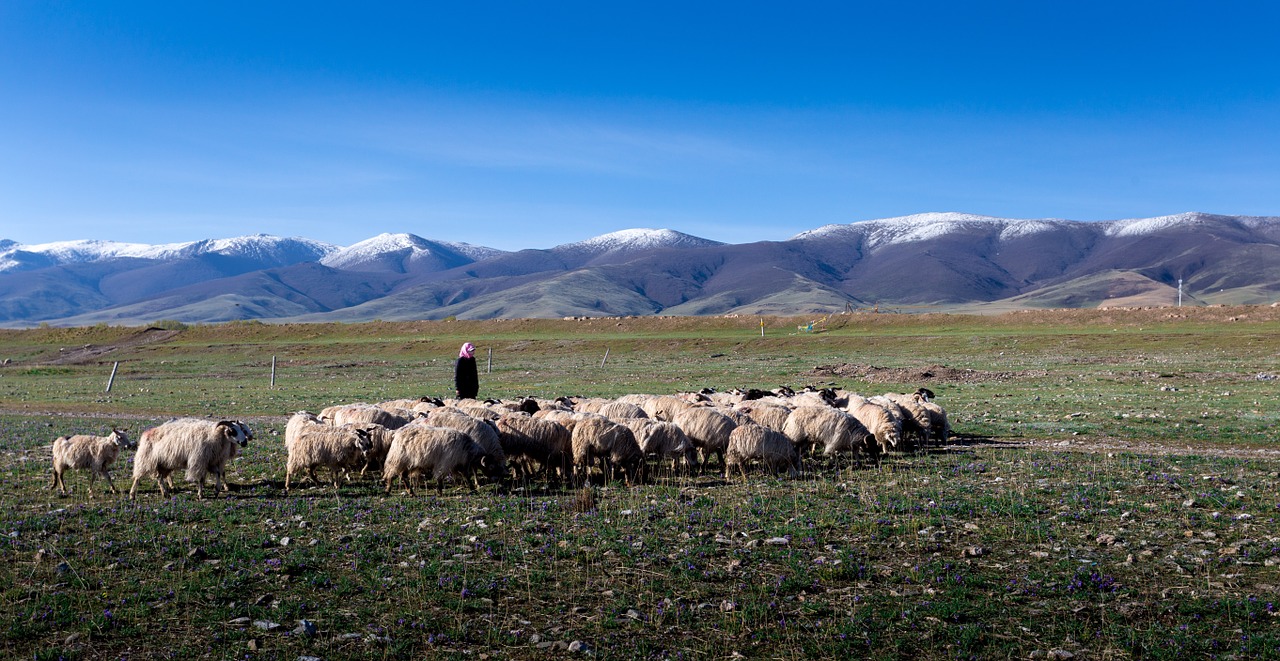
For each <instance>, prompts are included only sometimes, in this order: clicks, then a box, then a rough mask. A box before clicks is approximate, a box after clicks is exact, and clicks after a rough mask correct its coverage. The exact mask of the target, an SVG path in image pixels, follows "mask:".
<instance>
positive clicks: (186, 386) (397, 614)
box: [0, 308, 1280, 660]
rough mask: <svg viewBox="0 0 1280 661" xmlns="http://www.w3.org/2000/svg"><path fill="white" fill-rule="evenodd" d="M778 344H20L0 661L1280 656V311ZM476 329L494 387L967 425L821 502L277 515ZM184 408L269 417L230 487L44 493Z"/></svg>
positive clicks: (646, 333) (125, 468) (811, 486)
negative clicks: (898, 406)
mask: <svg viewBox="0 0 1280 661" xmlns="http://www.w3.org/2000/svg"><path fill="white" fill-rule="evenodd" d="M764 321H765V336H764V337H761V327H760V320H759V319H758V318H738V319H724V318H714V319H712V318H696V319H687V318H684V319H663V318H636V319H607V320H604V319H598V320H579V321H558V320H557V321H531V320H522V321H490V322H430V323H428V322H421V323H394V324H393V323H368V324H357V325H288V326H276V325H264V324H257V323H233V324H226V325H218V326H199V327H191V328H185V329H178V330H176V331H175V330H169V331H161V330H151V331H148V330H145V329H141V328H110V327H94V328H77V329H37V330H30V331H0V361H4V360H8V363H6V364H4V365H3V366H0V494H3V498H4V503H3V504H4V508H3V513H2V514H0V539H2V540H3V547H0V548H2V549H3V550H0V618H2V621H0V624H2V625H3V626H4V628H5V636H4V638H3V639H2V640H0V655H3V656H4V657H6V658H37V659H57V658H70V659H77V658H78V659H103V658H130V659H151V658H214V659H226V658H251V659H290V660H292V659H298V658H301V657H317V658H321V659H346V658H394V659H399V658H406V659H408V658H423V657H427V656H430V657H457V658H474V659H480V658H546V657H548V656H552V655H554V656H570V657H572V656H588V655H589V656H594V657H598V658H669V657H690V658H736V657H739V656H742V657H748V658H799V657H815V656H820V657H849V656H856V657H868V658H903V657H911V658H979V659H990V658H1019V659H1026V658H1068V655H1071V656H1074V658H1078V659H1094V658H1096V659H1110V658H1169V659H1174V658H1188V657H1201V658H1212V657H1217V658H1267V657H1270V658H1275V657H1277V656H1280V629H1277V627H1278V626H1280V619H1278V618H1280V615H1278V613H1280V605H1277V604H1280V587H1278V586H1280V526H1278V525H1277V523H1276V521H1275V519H1276V517H1277V515H1280V495H1278V494H1277V483H1278V482H1280V453H1278V452H1277V449H1278V448H1277V446H1276V421H1277V416H1278V415H1280V414H1277V411H1278V410H1280V408H1278V406H1277V404H1280V398H1278V397H1277V393H1276V389H1277V381H1276V380H1274V379H1275V376H1276V375H1280V357H1278V355H1277V350H1278V349H1280V342H1277V339H1276V338H1278V337H1280V312H1277V311H1276V310H1273V309H1271V308H1180V309H1171V308H1165V309H1154V310H1102V311H1098V310H1094V311H1070V312H1067V311H1047V312H1031V313H1013V314H1008V315H1001V316H995V317H978V316H960V315H954V316H952V315H892V314H881V315H875V314H855V315H836V316H832V317H830V318H828V319H826V320H825V322H824V323H820V324H816V325H815V330H816V332H813V333H809V332H800V331H798V330H797V328H796V327H797V325H801V324H805V325H807V324H808V322H810V321H814V319H774V318H766V319H765V320H764ZM165 326H172V325H170V324H166V325H165ZM465 340H470V341H472V342H474V343H475V344H477V345H478V346H479V347H480V350H479V353H478V356H479V358H480V364H481V386H482V394H483V395H486V396H494V397H514V396H518V395H537V396H543V397H554V396H556V395H563V394H574V395H610V396H612V395H619V394H624V393H628V392H650V393H671V392H676V391H682V390H692V389H697V388H701V387H712V388H716V389H720V390H724V389H728V388H733V387H743V388H745V387H761V388H773V387H777V386H780V385H788V386H791V387H794V388H799V387H802V386H805V385H816V386H826V385H838V386H841V387H845V388H848V389H851V390H855V391H858V392H863V393H867V394H877V393H881V392H886V391H891V390H897V391H902V390H914V389H915V388H916V387H919V386H926V387H929V388H930V389H932V390H933V391H934V392H935V393H937V395H938V400H937V401H938V403H939V404H941V405H942V406H944V407H945V408H946V409H947V411H948V413H949V415H950V417H951V420H952V425H953V427H954V428H955V430H956V432H957V437H956V438H955V439H953V443H952V444H951V445H950V446H948V447H946V448H944V449H941V450H936V451H933V452H930V453H927V454H915V455H898V456H890V457H889V458H887V459H886V460H885V461H884V462H883V463H882V464H880V465H879V466H863V467H850V466H847V465H842V466H837V465H834V464H823V463H815V464H814V465H813V466H811V469H812V470H810V471H808V472H807V473H806V475H805V476H803V477H802V478H801V479H798V480H787V479H781V480H779V479H772V478H768V477H766V476H763V475H753V476H752V478H751V479H750V480H749V481H747V482H743V481H742V480H740V479H738V480H734V481H729V482H726V481H725V480H724V479H722V478H720V477H717V476H715V475H704V476H699V477H694V478H690V477H682V476H671V475H664V476H660V477H658V478H657V479H655V480H654V481H653V482H652V483H651V484H647V485H644V486H641V487H635V488H630V489H628V488H626V487H624V486H622V485H621V484H610V485H598V486H596V487H594V488H591V489H589V490H587V491H572V490H565V491H559V490H549V489H547V488H546V485H542V484H533V485H528V486H527V487H516V488H512V489H507V490H502V489H498V488H497V487H496V486H494V485H490V486H486V487H485V488H483V489H482V490H481V491H480V492H479V493H475V494H473V493H470V492H469V491H467V490H466V489H463V488H455V489H452V490H447V491H446V492H445V494H444V496H443V497H437V496H436V495H435V493H434V492H433V491H430V490H428V492H426V494H425V495H419V496H417V497H412V498H411V497H409V496H407V495H402V494H399V493H398V492H393V494H392V496H390V497H383V495H382V491H381V488H380V485H378V484H377V483H375V482H374V481H373V480H371V479H370V480H365V481H359V482H355V483H351V484H348V485H345V486H344V487H343V491H342V494H341V495H340V496H335V495H334V493H333V491H332V489H329V488H304V489H302V490H301V491H299V492H296V493H295V494H293V495H290V496H287V497H286V496H285V495H284V494H283V478H284V475H283V474H284V469H283V467H284V456H285V452H284V448H283V447H282V442H281V434H282V433H283V427H284V422H285V420H286V418H287V416H288V415H289V414H291V413H292V412H294V411H297V410H299V409H307V410H312V411H315V410H318V409H320V408H323V407H324V406H328V405H330V404H335V403H342V402H353V401H382V400H386V399H392V398H401V397H418V396H423V395H436V396H447V395H448V394H450V393H449V383H450V364H451V361H452V358H453V356H454V355H456V351H457V346H458V345H459V344H461V343H462V342H463V341H465ZM489 350H492V371H491V372H489V373H486V366H487V358H488V356H489ZM606 352H607V358H606ZM273 357H274V359H275V362H276V384H275V386H274V387H273V386H271V385H270V379H271V364H272V359H273ZM117 362H118V363H119V367H118V370H117V373H116V376H115V379H114V381H113V383H112V388H111V391H110V392H106V385H107V381H108V378H109V376H110V374H111V371H112V367H113V365H114V364H116V363H117ZM174 415H196V416H211V417H238V418H241V419H245V420H247V421H249V422H250V423H251V424H252V425H253V427H254V429H255V431H256V432H257V435H258V438H257V440H256V441H255V442H254V443H252V444H251V445H250V446H249V447H248V449H247V451H246V452H245V454H244V455H243V456H242V457H241V458H239V459H237V461H236V463H235V466H234V468H233V469H232V472H231V473H230V476H231V479H232V481H233V482H235V484H236V486H235V488H234V489H233V490H232V492H231V493H230V494H228V495H226V496H223V497H220V498H216V499H206V500H204V501H197V500H195V499H194V494H193V492H192V491H191V490H190V489H185V488H184V489H181V490H180V492H179V494H178V495H177V496H176V497H175V498H173V499H169V500H162V499H161V498H160V497H159V494H158V491H157V490H156V488H155V485H154V484H144V485H142V487H140V494H139V498H138V500H137V501H135V502H129V501H127V500H124V499H122V498H120V497H118V496H112V495H110V494H109V493H105V491H104V490H103V489H98V490H97V491H98V497H97V498H89V497H88V495H87V493H86V489H85V487H86V485H87V476H86V475H85V474H83V473H74V474H71V475H70V476H69V477H68V483H69V486H71V487H72V489H73V493H72V495H71V496H69V497H65V498H60V497H57V496H56V494H55V493H54V492H52V491H49V490H48V488H47V487H48V485H49V480H50V475H49V450H48V446H49V443H50V442H51V441H52V439H53V438H54V437H56V436H58V435H60V434H67V433H97V434H102V433H105V432H106V431H107V430H109V429H110V427H111V426H112V425H116V426H121V427H123V428H125V429H127V430H129V432H130V433H131V435H133V436H134V438H136V435H137V434H138V433H139V432H140V431H141V430H143V429H145V428H147V427H149V426H151V425H153V424H156V423H157V422H160V421H162V420H164V419H166V418H168V417H171V416H174ZM129 465H130V463H129V461H128V458H127V457H125V458H123V459H122V461H121V463H120V465H119V466H117V470H116V480H115V481H116V485H117V486H118V487H124V488H125V489H126V490H127V487H128V483H129V479H128V473H129ZM99 486H100V487H104V486H105V485H99ZM300 620H305V621H306V622H308V623H310V624H312V625H313V626H314V629H310V630H308V628H305V627H304V628H299V621H300ZM570 647H572V649H570Z"/></svg>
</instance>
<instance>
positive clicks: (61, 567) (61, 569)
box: [54, 560, 71, 574]
mask: <svg viewBox="0 0 1280 661" xmlns="http://www.w3.org/2000/svg"><path fill="white" fill-rule="evenodd" d="M54 570H55V571H57V572H58V573H59V574H65V573H67V572H69V571H71V565H69V564H67V563H66V561H65V560H64V561H62V562H59V563H58V566H57V567H54Z"/></svg>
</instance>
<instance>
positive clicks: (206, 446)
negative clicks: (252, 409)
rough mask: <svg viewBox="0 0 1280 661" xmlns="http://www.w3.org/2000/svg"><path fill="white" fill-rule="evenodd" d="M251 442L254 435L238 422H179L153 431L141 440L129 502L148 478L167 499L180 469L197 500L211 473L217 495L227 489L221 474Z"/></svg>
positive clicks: (147, 431)
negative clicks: (168, 486) (167, 484)
mask: <svg viewBox="0 0 1280 661" xmlns="http://www.w3.org/2000/svg"><path fill="white" fill-rule="evenodd" d="M252 439H253V432H252V431H251V430H250V429H249V427H248V426H247V425H245V424H244V423H243V422H239V421H237V420H222V421H219V422H213V421H210V420H199V419H196V418H178V419H176V420H170V421H169V422H166V423H164V424H162V425H160V426H158V427H152V428H151V429H148V430H146V431H144V432H142V436H141V437H140V438H139V439H138V452H137V454H136V455H134V459H133V486H132V487H130V489H129V500H133V499H134V496H135V494H136V493H137V491H138V482H139V481H141V480H142V478H143V477H147V476H154V477H155V479H156V484H157V485H159V487H160V495H161V496H165V497H167V496H168V495H169V493H170V491H169V490H168V489H166V488H165V481H166V480H168V479H169V475H170V474H171V473H173V472H174V471H176V470H178V469H179V468H186V470H187V481H189V482H194V483H195V484H196V498H197V499H200V498H203V497H204V481H205V478H206V477H207V476H208V475H209V474H210V473H212V474H213V476H214V493H215V494H216V493H217V492H218V491H219V490H222V489H224V488H225V487H224V485H223V480H222V474H223V470H224V469H225V467H226V464H227V462H229V461H230V460H231V459H233V458H235V456H236V454H237V453H238V452H239V449H240V448H243V447H245V446H247V445H248V444H249V441H250V440H252Z"/></svg>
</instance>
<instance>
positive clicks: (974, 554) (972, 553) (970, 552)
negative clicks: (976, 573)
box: [964, 546, 987, 558]
mask: <svg viewBox="0 0 1280 661" xmlns="http://www.w3.org/2000/svg"><path fill="white" fill-rule="evenodd" d="M986 554H987V550H986V549H985V548H983V547H981V546H967V547H965V549H964V557H966V558H981V557H982V556H984V555H986Z"/></svg>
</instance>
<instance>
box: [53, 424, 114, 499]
mask: <svg viewBox="0 0 1280 661" xmlns="http://www.w3.org/2000/svg"><path fill="white" fill-rule="evenodd" d="M121 447H126V448H127V447H129V437H128V436H127V435H126V434H125V433H124V432H123V431H120V430H119V429H112V430H111V433H110V434H107V435H106V436H88V435H84V434H77V435H75V436H59V437H58V438H57V439H55V440H54V441H53V483H52V484H50V485H49V488H50V489H53V488H55V487H57V488H59V489H61V491H62V495H64V496H65V495H67V483H66V481H65V480H64V478H63V473H64V472H65V471H66V470H67V469H68V468H73V469H76V468H87V469H89V497H90V498H92V497H93V481H94V480H95V479H96V478H97V477H98V476H99V475H101V476H102V477H104V478H106V480H107V486H108V487H110V488H111V493H119V492H118V491H116V485H115V484H114V483H113V482H112V481H111V473H110V470H111V464H113V463H115V461H116V457H117V456H119V455H120V448H121Z"/></svg>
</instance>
